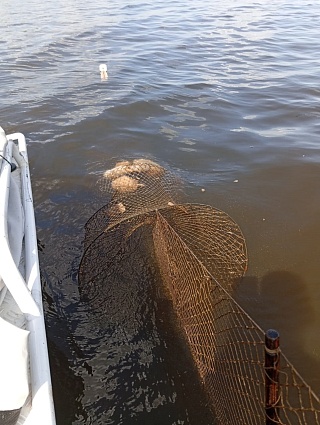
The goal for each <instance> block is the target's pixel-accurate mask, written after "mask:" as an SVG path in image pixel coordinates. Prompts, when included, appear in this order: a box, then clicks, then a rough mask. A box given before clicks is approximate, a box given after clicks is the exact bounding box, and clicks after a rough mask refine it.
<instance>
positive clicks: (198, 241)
mask: <svg viewBox="0 0 320 425" xmlns="http://www.w3.org/2000/svg"><path fill="white" fill-rule="evenodd" d="M180 183H181V182H180V180H179V178H178V177H177V176H176V175H175V174H174V173H172V172H170V171H169V170H167V169H165V168H164V167H162V166H160V165H159V164H157V163H155V162H153V161H150V160H147V159H135V160H133V161H122V162H120V163H117V164H116V166H115V167H114V168H112V169H111V170H107V171H106V172H105V173H104V175H103V176H102V177H101V179H100V180H99V186H100V188H101V190H102V191H103V193H104V194H105V196H106V197H107V199H108V202H107V204H106V205H104V206H103V207H102V208H101V209H100V210H98V211H97V212H96V213H95V214H94V215H93V216H92V217H91V218H90V219H89V220H88V222H87V223H86V226H85V239H84V249H85V251H84V254H83V257H82V260H81V263H80V267H79V289H80V294H81V296H82V298H83V299H86V300H87V301H88V302H89V303H90V305H91V306H92V309H93V310H96V311H100V312H102V311H103V310H104V308H105V307H106V306H107V309H108V318H109V319H110V318H111V321H113V323H114V325H115V326H116V324H117V323H120V322H124V321H128V320H129V321H130V317H128V316H127V314H129V313H127V312H128V311H130V308H129V307H128V308H121V309H120V308H118V305H119V303H120V298H121V300H122V301H121V302H123V299H124V298H125V300H126V301H125V302H126V304H128V306H129V305H130V304H131V306H133V308H135V309H139V308H142V307H141V304H142V303H143V302H142V301H141V300H142V299H143V297H142V298H141V300H140V302H139V299H136V298H139V291H133V290H132V287H131V284H132V282H133V284H134V285H135V286H139V282H141V288H143V292H144V293H145V289H146V285H147V284H148V282H147V281H148V280H149V279H150V281H153V282H157V283H159V282H160V283H159V285H160V286H161V287H160V288H159V291H160V292H161V294H162V296H165V297H167V298H168V299H169V300H170V302H171V305H172V310H173V312H174V316H175V317H176V320H177V323H178V325H179V329H180V330H181V333H182V334H183V337H184V339H185V341H186V342H187V345H188V347H189V349H190V352H191V355H192V358H193V361H194V364H195V366H196V369H197V371H198V374H199V377H200V380H201V382H202V383H203V385H204V387H205V391H206V392H207V394H208V396H209V399H210V400H211V402H213V398H214V397H213V395H214V391H213V390H212V388H211V387H212V386H213V385H214V382H213V381H214V380H215V379H216V378H214V376H213V371H215V364H214V363H215V358H216V356H217V349H218V346H219V344H220V345H223V344H225V337H224V336H223V335H222V333H221V329H224V328H226V327H228V322H229V318H228V306H227V301H226V300H227V299H228V294H230V293H231V292H232V290H233V288H234V286H235V285H236V284H237V283H238V282H239V280H240V279H241V278H242V276H243V274H244V272H245V270H246V268H247V251H246V244H245V239H244V236H243V234H242V232H241V230H240V228H239V226H238V225H237V224H236V223H235V222H234V221H233V220H232V219H231V218H230V217H229V216H228V215H227V214H226V213H224V212H222V211H220V210H218V209H216V208H213V207H211V206H208V205H201V204H192V203H182V202H181V200H180V197H181V195H180V192H181V191H180ZM146 277H147V278H146ZM217 287H218V288H219V291H217ZM131 311H132V309H131ZM131 319H132V317H131ZM131 322H132V323H133V322H134V320H131ZM220 328H221V329H220ZM216 408H217V406H215V405H214V403H213V409H214V410H216Z"/></svg>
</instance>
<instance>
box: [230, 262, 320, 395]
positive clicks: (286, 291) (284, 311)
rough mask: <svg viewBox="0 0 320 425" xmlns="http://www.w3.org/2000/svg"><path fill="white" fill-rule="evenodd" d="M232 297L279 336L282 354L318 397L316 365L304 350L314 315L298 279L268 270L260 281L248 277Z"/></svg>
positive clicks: (258, 321)
mask: <svg viewBox="0 0 320 425" xmlns="http://www.w3.org/2000/svg"><path fill="white" fill-rule="evenodd" d="M235 298H236V300H237V302H238V303H239V304H240V305H241V307H242V308H244V310H246V311H247V312H248V313H249V314H250V316H251V317H252V318H253V319H254V320H255V321H256V322H257V323H258V325H259V326H260V327H261V328H262V329H263V330H268V329H276V330H277V331H278V332H279V333H280V344H281V348H282V351H283V352H284V354H285V355H286V357H287V358H288V360H289V361H290V362H291V363H292V364H293V365H294V366H295V367H296V368H297V370H298V372H299V373H300V374H301V376H302V377H303V378H304V379H305V380H306V382H307V383H308V384H309V385H310V386H311V387H312V389H313V390H314V391H315V392H316V393H317V394H319V393H320V382H319V378H317V376H316V375H317V374H315V373H314V372H315V371H316V370H318V369H319V362H318V361H317V360H316V359H315V358H313V357H312V356H310V354H308V352H307V350H306V349H305V348H304V346H305V344H304V341H305V333H306V329H308V326H311V325H312V323H313V321H314V317H315V312H314V309H313V305H312V302H311V298H310V294H309V293H308V289H307V285H306V283H305V282H304V281H303V279H302V278H301V276H299V275H298V274H296V273H292V272H289V271H284V270H278V271H272V272H270V273H267V274H266V275H264V276H263V277H262V278H261V279H258V278H256V277H251V276H248V277H245V278H244V279H243V281H242V283H241V285H239V287H238V288H237V291H236V293H235ZM297 365H299V366H297Z"/></svg>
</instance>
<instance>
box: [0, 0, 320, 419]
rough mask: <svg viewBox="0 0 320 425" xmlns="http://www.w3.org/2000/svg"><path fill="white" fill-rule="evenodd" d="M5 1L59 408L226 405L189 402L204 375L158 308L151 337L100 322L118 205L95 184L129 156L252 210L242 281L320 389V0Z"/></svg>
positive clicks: (73, 415)
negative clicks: (97, 304) (99, 271)
mask: <svg viewBox="0 0 320 425" xmlns="http://www.w3.org/2000/svg"><path fill="white" fill-rule="evenodd" d="M0 9H1V15H2V17H3V23H4V24H3V25H4V27H3V32H2V37H1V40H0V53H1V58H2V63H1V65H0V67H1V68H0V69H1V73H0V95H1V104H0V108H1V117H2V119H1V125H2V126H3V127H4V128H5V130H6V131H7V132H8V133H9V132H16V131H21V132H24V133H25V134H26V136H27V141H28V142H29V157H30V162H31V171H32V179H33V187H34V198H35V204H36V218H37V226H38V237H39V239H40V240H41V243H42V244H43V245H44V248H43V252H41V269H42V273H43V279H44V290H45V296H46V303H45V305H46V311H47V326H48V338H49V343H50V349H51V362H52V368H53V381H54V386H55V390H56V391H55V397H56V403H57V411H58V418H59V420H58V423H59V424H70V423H74V424H91V423H95V424H99V423H110V424H112V423H113V424H120V423H123V424H126V425H127V424H129V423H136V422H137V423H138V422H139V423H149V422H150V423H151V422H152V423H157V420H158V423H161V424H163V423H168V424H182V423H185V424H187V423H199V421H200V420H201V421H202V423H204V424H205V423H210V421H211V420H210V419H209V416H207V413H204V412H205V409H203V413H199V410H197V409H198V407H197V406H195V405H193V404H192V403H191V400H192V397H193V396H192V394H193V393H195V392H196V393H197V394H198V393H199V394H200V393H201V391H200V390H199V391H198V389H196V390H195V389H194V387H192V385H193V382H191V381H192V379H186V380H184V376H185V375H188V373H185V372H186V371H188V370H189V366H188V364H187V360H186V363H183V364H181V368H180V369H179V367H178V366H179V359H181V358H184V357H185V355H184V353H182V351H181V350H183V347H180V346H178V347H176V348H175V344H174V341H171V345H170V344H169V342H168V339H169V340H170V325H168V327H167V328H166V327H165V326H163V327H162V328H161V329H162V331H161V332H162V333H161V335H162V336H159V335H160V334H159V333H157V332H158V331H159V329H158V328H157V326H156V327H154V325H155V322H154V321H153V320H155V319H151V318H150V320H149V322H150V326H151V327H152V326H153V327H152V329H153V331H152V332H151V337H150V339H148V338H144V342H143V344H142V345H141V344H140V345H139V343H138V341H137V342H133V341H132V340H131V339H132V338H131V339H129V340H127V339H125V338H124V336H123V333H121V332H120V331H119V332H118V333H117V332H116V330H115V329H107V330H106V329H103V330H102V329H101V327H100V325H99V326H98V325H97V324H96V322H95V321H94V320H93V316H92V312H91V310H90V308H89V307H88V305H87V304H86V303H83V302H82V301H81V300H80V297H79V292H78V282H77V268H78V265H79V261H80V258H81V255H82V251H83V246H82V239H83V226H84V224H85V222H86V220H87V219H88V218H89V217H90V216H91V215H92V214H93V213H94V212H95V211H96V210H97V209H98V208H99V207H101V206H102V205H103V204H104V199H103V196H101V194H100V195H99V196H98V195H97V190H96V187H95V183H96V181H97V180H98V178H99V176H100V175H101V173H102V172H103V171H104V170H105V169H107V168H111V167H112V166H114V163H115V162H116V160H118V159H122V158H138V157H148V158H150V159H153V160H155V161H156V162H158V163H160V164H161V165H163V166H165V167H169V168H170V169H172V170H173V171H175V172H176V173H177V174H178V175H179V176H180V177H181V178H183V179H184V180H185V181H186V185H185V191H186V192H187V194H188V196H189V199H191V200H192V202H200V203H205V204H209V205H213V206H214V207H216V208H220V209H222V210H224V211H226V212H227V213H228V214H229V215H231V216H232V218H233V219H234V220H235V221H237V222H238V223H239V224H240V226H241V228H242V230H243V233H244V234H245V236H246V239H247V243H248V252H249V270H248V273H247V276H248V277H247V278H246V279H245V280H244V281H243V283H242V285H241V286H240V287H239V293H238V294H237V296H238V297H239V300H241V302H242V303H243V304H244V305H245V307H246V308H247V309H248V310H249V311H250V312H251V314H252V315H253V318H254V319H255V321H256V322H257V323H259V324H261V326H272V327H274V328H279V330H280V331H281V336H282V339H281V341H282V342H281V343H282V344H283V346H284V348H285V351H286V355H287V356H288V358H289V359H290V360H291V361H293V363H294V365H295V366H296V367H297V369H298V370H299V371H300V372H301V373H302V375H303V376H304V377H305V379H307V381H308V382H310V383H312V385H313V387H314V390H315V392H317V393H318V394H319V393H320V380H319V373H318V371H319V367H320V366H319V365H320V344H319V338H318V329H319V326H320V313H319V312H320V308H319V303H320V285H319V283H320V282H319V276H320V266H319V264H320V263H319V258H320V248H319V247H320V244H319V239H320V225H319V211H320V197H319V193H320V187H319V186H320V183H319V172H320V149H319V122H318V121H319V120H318V118H319V108H318V105H319V95H320V91H319V89H318V75H317V74H318V69H319V61H320V59H319V55H318V43H319V41H318V39H319V37H318V24H317V23H318V21H319V18H320V16H319V14H320V9H319V7H318V3H317V2H316V1H310V2H308V5H306V3H304V2H302V1H299V0H298V1H296V2H287V1H285V0H281V1H278V0H277V1H273V0H272V1H269V2H267V3H266V2H259V1H258V2H252V1H250V0H241V1H240V2H237V4H235V3H234V2H232V1H227V2H223V3H219V4H218V5H217V4H212V5H211V4H208V2H204V1H203V0H196V1H193V2H191V3H188V4H186V3H185V2H182V1H177V2H175V3H174V4H173V3H172V2H170V3H169V2H168V1H167V0H166V1H162V2H161V3H159V2H156V3H154V2H140V3H139V2H135V3H132V2H129V1H126V0H116V1H114V2H112V3H110V2H103V1H101V0H94V1H93V2H91V3H90V4H89V3H85V2H84V1H83V0H80V1H77V2H74V1H73V0H68V1H64V2H56V3H54V4H50V9H48V4H47V3H45V2H39V1H38V0H27V1H24V2H23V3H20V2H19V3H18V2H17V1H16V0H13V1H12V0H11V1H8V0H4V1H2V2H1V6H0ZM101 63H107V65H108V77H109V78H108V80H107V81H101V79H100V73H99V65H100V64H101ZM201 189H205V191H202V190H201ZM156 307H157V308H156ZM156 307H155V306H154V305H153V307H152V308H155V310H152V309H149V313H150V314H151V312H152V311H158V313H159V315H160V316H159V317H161V314H162V313H161V311H162V310H161V308H160V307H159V306H158V305H157V306H156ZM160 313H161V314H160ZM152 314H153V313H152ZM152 314H151V316H152ZM151 316H150V317H151ZM152 317H154V316H152ZM157 323H158V325H159V323H162V322H157ZM155 329H156V330H157V329H158V330H157V331H156V330H155ZM163 335H164V336H163ZM166 344H167V345H166ZM169 347H170V348H169ZM172 347H174V348H175V350H176V351H174V350H173V349H172ZM155 349H159V350H160V351H159V352H158V356H154V357H150V353H151V352H152V350H155ZM155 359H158V363H157V361H156V360H155ZM162 359H163V362H162ZM177 359H178V360H177ZM134 360H136V363H135V362H134ZM160 360H161V361H160ZM139 365H140V366H139ZM147 365H149V367H148V366H147ZM176 365H178V366H177V367H176ZM140 367H141V370H140V369H139V368H140ZM190 373H191V372H190ZM186 381H187V382H186ZM190 382H191V384H190ZM189 384H190V385H191V387H190V386H188V385H189ZM197 388H198V387H197ZM138 394H139V395H138ZM68 400H70V402H69V401H68ZM201 400H202V399H201V397H200V396H199V403H196V404H198V405H199V406H200V407H201ZM203 403H205V402H203ZM200 407H199V409H200V410H201V408H200ZM158 412H161V413H159V414H158ZM121 415H122V416H121ZM197 415H198V416H197ZM195 418H197V419H195ZM199 418H200V419H199ZM135 421H136V422H135Z"/></svg>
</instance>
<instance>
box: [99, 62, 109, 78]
mask: <svg viewBox="0 0 320 425" xmlns="http://www.w3.org/2000/svg"><path fill="white" fill-rule="evenodd" d="M107 70H108V68H107V65H106V64H105V63H102V64H101V65H100V66H99V71H100V76H101V80H107V78H108V73H107Z"/></svg>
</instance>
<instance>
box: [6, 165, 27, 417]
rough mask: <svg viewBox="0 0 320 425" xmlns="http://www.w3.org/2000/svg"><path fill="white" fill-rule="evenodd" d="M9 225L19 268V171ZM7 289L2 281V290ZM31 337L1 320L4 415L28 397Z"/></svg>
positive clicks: (12, 182)
mask: <svg viewBox="0 0 320 425" xmlns="http://www.w3.org/2000/svg"><path fill="white" fill-rule="evenodd" d="M7 224H8V239H9V245H10V251H11V254H12V258H13V260H14V262H15V264H16V265H17V267H18V266H19V263H20V259H21V253H22V242H23V236H24V211H23V206H22V202H21V188H20V170H19V169H17V170H16V171H14V172H13V173H11V178H10V191H9V199H8V220H7ZM3 285H4V284H3V282H2V280H1V277H0V289H1V287H3ZM2 291H5V288H4V289H3V290H2ZM0 298H1V296H0ZM3 308H4V305H3V306H0V312H1V310H3ZM13 317H14V316H12V318H13ZM8 320H9V318H8ZM28 335H29V331H26V330H24V329H20V328H19V327H17V326H15V325H14V324H11V323H9V322H8V321H7V320H4V319H3V318H1V317H0V411H1V410H15V409H19V408H20V407H22V406H23V404H24V403H25V401H26V398H27V396H28V393H29V384H28Z"/></svg>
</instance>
